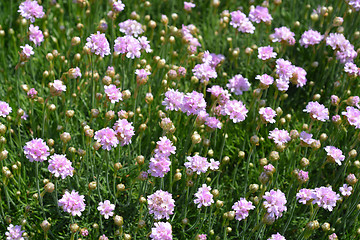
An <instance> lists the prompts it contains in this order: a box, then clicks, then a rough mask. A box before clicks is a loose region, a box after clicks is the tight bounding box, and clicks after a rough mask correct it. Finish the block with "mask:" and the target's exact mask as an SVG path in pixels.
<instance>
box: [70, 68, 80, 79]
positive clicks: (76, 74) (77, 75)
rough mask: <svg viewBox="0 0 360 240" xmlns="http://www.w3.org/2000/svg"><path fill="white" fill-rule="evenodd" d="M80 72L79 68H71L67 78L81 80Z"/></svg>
mask: <svg viewBox="0 0 360 240" xmlns="http://www.w3.org/2000/svg"><path fill="white" fill-rule="evenodd" d="M81 76H82V75H81V70H80V68H79V67H75V68H71V69H70V70H69V77H70V78H71V79H76V78H81Z"/></svg>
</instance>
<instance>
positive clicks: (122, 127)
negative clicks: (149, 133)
mask: <svg viewBox="0 0 360 240" xmlns="http://www.w3.org/2000/svg"><path fill="white" fill-rule="evenodd" d="M113 128H114V130H115V134H116V137H117V138H118V139H119V141H120V144H121V146H125V145H129V144H130V143H131V137H132V136H134V135H135V132H134V127H133V125H132V123H130V122H128V120H126V119H119V120H117V121H116V122H115V124H114V127H113Z"/></svg>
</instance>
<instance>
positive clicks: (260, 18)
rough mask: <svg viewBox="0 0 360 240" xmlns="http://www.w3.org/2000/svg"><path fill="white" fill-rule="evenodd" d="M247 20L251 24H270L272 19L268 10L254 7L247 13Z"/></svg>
mask: <svg viewBox="0 0 360 240" xmlns="http://www.w3.org/2000/svg"><path fill="white" fill-rule="evenodd" d="M249 19H250V21H252V22H256V23H260V22H264V23H267V24H270V23H271V20H272V19H273V18H272V17H271V15H270V13H269V9H267V8H266V7H262V6H256V7H255V8H254V7H251V10H250V13H249Z"/></svg>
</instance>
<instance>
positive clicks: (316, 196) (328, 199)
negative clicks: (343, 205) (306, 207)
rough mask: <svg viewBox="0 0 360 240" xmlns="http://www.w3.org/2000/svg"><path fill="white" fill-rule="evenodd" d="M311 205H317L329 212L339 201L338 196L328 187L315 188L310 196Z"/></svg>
mask: <svg viewBox="0 0 360 240" xmlns="http://www.w3.org/2000/svg"><path fill="white" fill-rule="evenodd" d="M311 198H312V199H313V201H312V203H313V204H317V205H319V207H322V208H324V209H326V210H329V211H330V212H331V211H332V210H333V208H334V207H335V206H336V201H338V200H340V195H339V194H337V193H336V192H334V191H333V190H332V188H331V186H330V187H320V188H315V189H314V191H313V194H312V197H311Z"/></svg>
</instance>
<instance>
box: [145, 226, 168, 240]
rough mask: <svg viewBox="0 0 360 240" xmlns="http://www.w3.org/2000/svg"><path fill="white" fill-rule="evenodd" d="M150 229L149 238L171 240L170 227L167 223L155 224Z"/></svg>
mask: <svg viewBox="0 0 360 240" xmlns="http://www.w3.org/2000/svg"><path fill="white" fill-rule="evenodd" d="M154 225H155V227H154V228H151V234H150V238H151V239H153V240H172V239H173V238H172V227H171V224H170V223H168V222H156V223H155V224H154Z"/></svg>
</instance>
